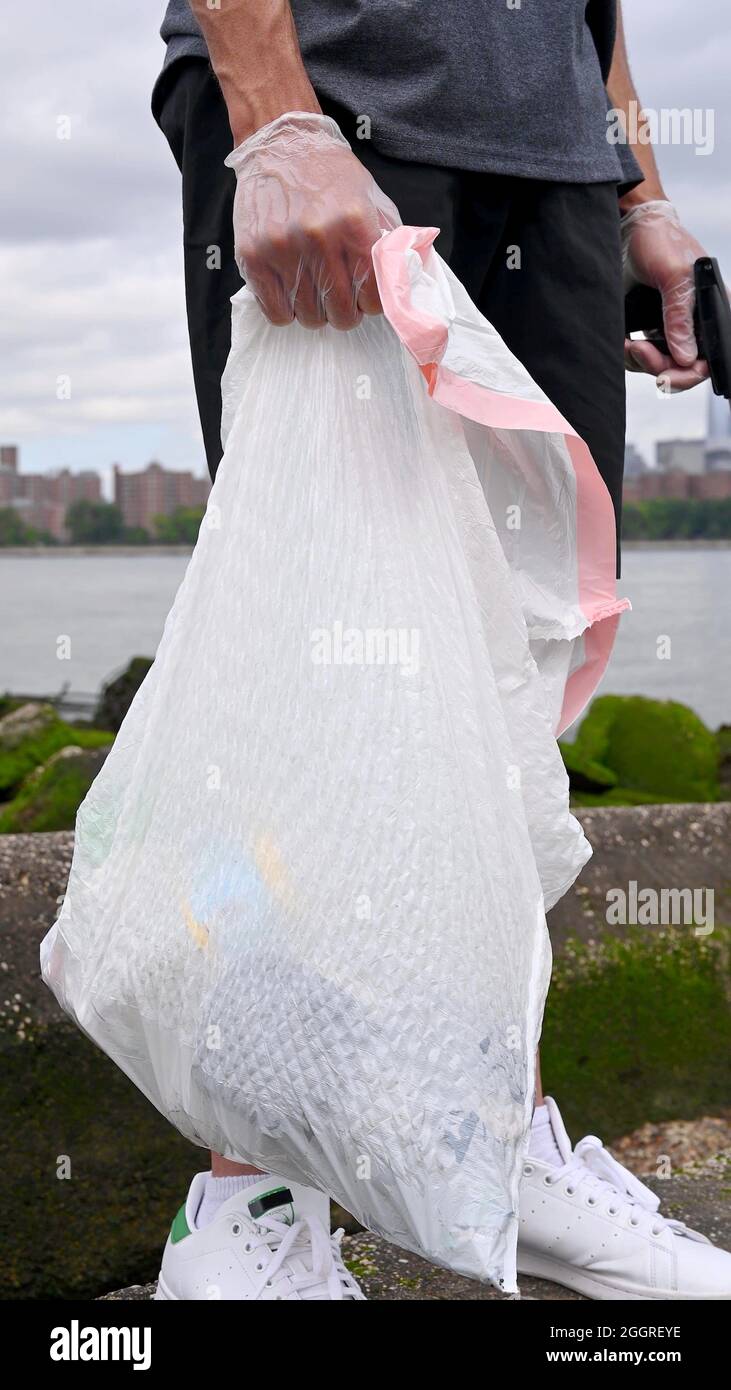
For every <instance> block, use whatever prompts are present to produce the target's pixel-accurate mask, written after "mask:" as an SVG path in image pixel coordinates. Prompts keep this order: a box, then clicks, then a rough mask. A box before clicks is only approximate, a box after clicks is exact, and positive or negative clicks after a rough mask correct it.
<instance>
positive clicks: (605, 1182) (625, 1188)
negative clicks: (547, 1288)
mask: <svg viewBox="0 0 731 1390" xmlns="http://www.w3.org/2000/svg"><path fill="white" fill-rule="evenodd" d="M546 1105H547V1106H548V1109H549V1113H550V1117H551V1126H552V1128H553V1133H554V1136H555V1139H556V1143H557V1145H558V1148H559V1150H560V1152H561V1157H562V1159H563V1165H562V1166H561V1167H553V1166H552V1165H551V1164H550V1163H544V1162H542V1161H541V1160H540V1159H536V1158H532V1157H530V1156H529V1157H527V1158H526V1160H525V1163H524V1165H523V1178H522V1181H521V1189H520V1234H519V1237H518V1273H519V1274H531V1275H534V1276H535V1277H536V1278H539V1279H551V1280H553V1282H554V1283H556V1284H563V1285H565V1286H566V1288H569V1289H575V1290H576V1292H577V1293H583V1294H584V1295H585V1296H586V1297H587V1298H595V1299H607V1300H609V1299H611V1300H618V1299H653V1298H658V1299H676V1300H678V1299H731V1254H728V1253H727V1252H726V1251H725V1250H720V1249H719V1248H718V1247H717V1246H715V1245H712V1244H711V1242H710V1241H709V1240H706V1237H705V1236H702V1235H699V1233H698V1232H697V1231H691V1230H689V1229H688V1227H687V1226H685V1225H684V1224H683V1222H682V1221H671V1220H668V1219H667V1218H666V1217H664V1216H661V1215H660V1211H659V1207H660V1199H659V1197H656V1196H655V1193H654V1192H651V1191H650V1189H649V1188H648V1187H645V1186H644V1184H643V1183H641V1182H639V1180H638V1179H637V1178H635V1177H634V1176H633V1175H632V1173H629V1172H628V1171H627V1169H626V1168H623V1167H622V1165H621V1163H618V1162H617V1161H616V1159H614V1158H612V1155H611V1154H610V1153H608V1152H607V1150H606V1149H605V1148H604V1145H603V1144H602V1142H601V1140H599V1139H597V1138H596V1137H595V1136H594V1135H593V1134H590V1135H588V1136H587V1138H586V1139H582V1140H581V1141H580V1143H578V1144H577V1145H576V1148H575V1149H574V1150H573V1151H572V1148H571V1141H570V1139H569V1137H568V1135H567V1133H566V1130H565V1128H564V1125H563V1121H562V1119H561V1115H560V1113H559V1109H558V1106H557V1105H556V1102H555V1101H554V1100H551V1099H550V1098H549V1097H546Z"/></svg>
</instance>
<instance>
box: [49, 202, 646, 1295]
mask: <svg viewBox="0 0 731 1390" xmlns="http://www.w3.org/2000/svg"><path fill="white" fill-rule="evenodd" d="M435 234H436V233H435V231H434V229H431V230H429V229H416V228H409V227H401V228H398V229H397V230H396V231H393V232H390V233H387V234H384V237H383V239H382V241H381V242H380V243H379V244H378V246H377V247H376V248H375V251H374V260H375V264H376V268H377V274H378V281H379V288H380V292H381V297H382V300H383V303H384V307H385V314H386V317H383V318H371V319H368V320H365V321H364V322H363V324H362V325H361V326H360V327H359V328H357V329H355V330H353V331H352V332H350V333H347V334H343V333H338V332H336V331H335V330H334V329H330V328H326V329H323V330H322V331H320V332H318V333H312V332H308V331H307V330H306V329H303V328H301V327H300V326H299V325H298V324H296V323H295V324H293V325H291V326H290V327H288V328H286V329H279V328H274V327H272V326H271V325H270V324H268V323H267V322H266V321H265V320H264V318H263V316H262V314H261V312H260V310H259V308H258V306H257V304H256V303H255V302H254V300H253V299H252V297H251V296H250V294H249V292H248V291H247V290H245V289H243V290H242V291H241V292H240V293H239V294H238V295H237V296H236V297H235V299H234V300H233V345H232V349H231V356H230V359H229V363H228V367H227V370H226V376H225V381H224V424H223V428H224V437H225V456H224V459H223V462H222V464H221V467H220V469H219V472H218V476H217V478H216V482H215V485H214V487H213V491H212V493H211V497H210V501H209V505H208V509H207V514H206V518H205V520H204V522H203V525H202V527H201V532H200V537H199V540H198V544H197V546H196V548H195V552H194V554H193V557H192V559H191V562H190V565H189V567H188V570H187V572H186V575H185V578H184V580H183V583H182V585H181V587H180V590H179V592H178V594H177V597H176V600H175V603H174V606H173V608H172V610H171V612H170V615H169V617H168V620H167V623H166V625H165V631H164V635H163V638H162V641H161V643H160V647H159V650H158V653H157V658H156V660H155V663H154V666H153V668H152V670H151V672H150V674H149V676H148V677H147V679H146V681H145V683H144V685H143V686H142V688H141V690H140V691H139V693H138V695H137V697H136V699H135V701H134V703H133V705H132V707H131V709H130V711H129V714H128V716H127V718H126V720H125V721H124V724H123V726H122V728H121V730H120V732H119V735H118V737H117V740H116V742H115V744H114V747H113V749H112V752H111V753H110V755H109V757H108V759H107V761H106V763H105V765H104V767H103V769H102V771H101V773H100V775H99V776H98V778H97V780H96V781H95V783H94V785H93V787H92V788H91V791H90V792H89V794H88V796H87V797H86V800H85V801H84V803H83V806H82V807H81V810H80V812H79V816H78V821H77V833H76V845H75V852H74V860H73V865H72V870H71V876H70V880H69V885H68V891H67V893H66V897H65V900H64V903H63V908H62V911H61V913H60V916H59V918H58V921H57V923H56V925H55V926H54V927H53V929H52V930H51V932H50V933H49V934H48V936H47V937H46V939H45V941H44V943H43V947H42V965H43V974H44V978H45V980H46V981H47V983H48V984H49V985H50V987H51V988H52V989H53V990H54V992H55V993H56V996H57V998H58V999H59V1001H60V1002H61V1004H62V1005H63V1006H64V1008H65V1009H66V1010H67V1011H68V1012H69V1013H70V1014H71V1015H72V1017H74V1018H75V1019H76V1021H77V1023H78V1024H79V1026H80V1027H81V1028H82V1029H83V1030H84V1031H85V1032H86V1033H87V1034H88V1035H89V1036H90V1037H91V1038H93V1039H94V1041H95V1042H96V1043H98V1044H99V1046H100V1047H102V1048H104V1050H105V1051H106V1052H108V1053H109V1054H110V1056H111V1057H113V1058H114V1060H115V1061H116V1062H117V1063H118V1065H119V1066H120V1067H121V1068H122V1069H123V1070H124V1071H125V1072H126V1073H127V1074H128V1075H129V1076H130V1077H131V1078H132V1079H133V1080H134V1081H135V1082H136V1084H137V1085H138V1086H139V1087H140V1088H141V1090H142V1091H144V1093H145V1094H146V1095H147V1096H148V1097H149V1098H150V1099H151V1100H152V1101H153V1103H154V1104H155V1105H156V1106H157V1107H158V1108H159V1109H160V1110H161V1111H162V1113H163V1114H164V1115H166V1116H168V1118H169V1119H170V1120H171V1121H172V1122H173V1123H174V1124H175V1125H176V1126H177V1127H178V1129H179V1130H180V1131H181V1132H182V1133H183V1134H184V1135H186V1136H188V1137H189V1138H190V1139H192V1140H194V1141H196V1142H197V1143H199V1144H202V1145H206V1146H210V1147H212V1148H214V1149H217V1150H219V1151H220V1152H222V1153H224V1154H228V1155H230V1156H233V1157H238V1158H242V1159H246V1160H249V1161H251V1162H253V1163H255V1164H257V1165H258V1166H260V1167H262V1168H265V1169H267V1170H270V1171H272V1172H273V1173H275V1174H277V1175H278V1176H282V1177H284V1178H286V1179H289V1180H290V1181H297V1182H302V1183H306V1184H309V1185H312V1186H316V1187H320V1188H323V1189H324V1190H326V1191H327V1192H329V1193H331V1194H332V1195H333V1196H334V1197H336V1198H337V1199H338V1201H340V1202H341V1203H342V1204H343V1205H344V1206H345V1207H346V1208H348V1209H349V1210H350V1211H351V1212H353V1213H354V1214H355V1215H356V1216H357V1217H358V1218H359V1219H360V1220H361V1221H362V1222H363V1223H364V1224H365V1225H366V1226H368V1227H369V1228H371V1229H372V1230H374V1231H377V1232H380V1233H381V1234H383V1235H385V1236H387V1237H388V1238H389V1239H390V1240H393V1241H395V1242H397V1243H398V1244H400V1245H402V1246H404V1247H406V1248H409V1249H412V1250H416V1251H422V1252H424V1253H425V1254H426V1255H427V1256H428V1257H429V1258H431V1259H433V1260H436V1261H439V1262H441V1263H443V1264H445V1265H448V1266H450V1267H452V1268H454V1269H455V1270H459V1271H461V1272H463V1273H465V1274H470V1275H475V1276H477V1277H479V1278H483V1279H490V1280H492V1281H494V1282H495V1283H496V1284H500V1285H502V1287H504V1288H505V1289H508V1290H512V1289H515V1287H516V1284H515V1245H516V1230H517V1218H516V1212H517V1206H518V1182H519V1174H520V1165H521V1158H522V1155H523V1153H524V1150H525V1146H526V1142H527V1131H528V1126H529V1122H530V1115H531V1106H532V1092H533V1083H534V1054H535V1049H536V1044H537V1041H538V1036H539V1032H540V1026H541V1016H542V1010H543V1003H544V997H545V991H546V987H547V982H548V975H549V968H550V948H549V943H548V935H547V931H546V925H545V910H546V908H547V907H549V906H550V905H551V904H552V903H554V902H555V901H556V899H557V898H558V897H559V896H560V895H561V894H562V893H563V892H564V891H565V890H566V888H567V887H568V886H569V885H570V883H571V882H572V881H573V879H574V878H575V876H576V874H577V873H578V871H579V869H580V868H581V866H582V864H583V863H584V862H585V860H586V859H587V858H588V856H589V854H590V849H589V846H588V844H587V841H586V839H585V838H584V835H583V833H582V831H581V828H580V827H579V825H578V823H577V822H576V821H575V819H574V818H573V817H572V815H571V814H570V812H569V809H568V786H567V779H566V775H565V772H564V769H563V764H562V761H561V758H560V755H559V752H558V748H557V745H556V741H555V732H556V729H557V728H558V727H559V726H560V725H562V724H565V723H566V722H567V721H568V720H570V719H571V718H573V717H574V716H575V714H576V713H577V712H578V710H579V708H580V707H581V704H582V703H583V702H584V701H585V700H586V698H588V695H589V694H590V692H591V689H592V688H593V684H595V683H596V680H597V679H598V676H599V675H600V673H601V670H602V669H603V665H604V664H605V663H606V659H607V656H608V654H609V649H610V647H611V641H612V637H613V634H614V628H615V626H616V621H617V615H618V613H619V611H620V610H621V608H622V607H624V606H626V605H625V604H623V603H621V602H619V601H618V600H617V599H616V597H615V583H614V519H613V515H612V508H611V503H610V500H609V496H608V494H607V492H606V489H605V488H604V485H603V483H602V482H601V480H600V478H599V475H598V473H597V470H596V468H595V466H594V464H593V462H592V460H591V458H590V456H589V454H588V451H587V449H586V447H585V446H584V445H583V444H582V443H581V441H579V440H578V439H576V438H575V437H574V436H573V435H572V432H571V430H570V428H569V426H568V425H567V424H566V422H565V421H563V420H562V419H561V417H560V416H559V415H558V413H557V411H556V410H555V409H554V408H553V407H552V406H551V404H550V402H548V400H547V399H546V398H545V396H543V394H542V393H541V392H540V391H539V389H538V388H537V386H536V385H535V384H534V383H533V382H532V381H531V380H530V378H529V377H528V376H527V374H526V372H525V371H524V369H523V368H522V367H521V366H520V364H519V363H518V362H517V361H516V360H515V358H514V357H513V356H512V355H511V353H510V352H509V351H508V350H507V348H506V347H505V345H504V344H503V343H502V341H501V339H500V338H499V337H498V335H497V334H496V333H495V332H494V330H493V329H492V328H491V326H490V325H489V324H488V323H487V322H486V321H485V320H484V319H483V318H482V317H481V316H480V315H479V313H478V312H477V310H476V309H475V308H474V306H473V305H472V304H471V303H470V301H469V300H468V298H467V296H466V294H465V292H464V290H463V289H462V287H461V286H460V285H459V283H458V282H457V281H456V280H455V279H454V277H453V276H452V275H451V273H450V272H449V271H448V269H447V268H446V267H445V266H444V264H443V263H442V262H441V261H440V259H439V257H438V256H437V255H436V254H435V252H434V251H433V249H432V248H431V242H432V241H433V239H434V236H435ZM414 359H416V360H414ZM417 363H418V364H419V366H420V367H421V370H420V369H419V366H417Z"/></svg>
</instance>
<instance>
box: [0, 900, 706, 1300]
mask: <svg viewBox="0 0 731 1390" xmlns="http://www.w3.org/2000/svg"><path fill="white" fill-rule="evenodd" d="M728 956H729V936H728V933H727V932H726V931H725V930H724V929H723V928H721V927H719V926H717V927H716V930H715V931H714V933H713V935H712V936H709V937H705V938H700V937H695V936H694V935H693V934H692V929H691V930H690V931H686V930H685V929H682V930H681V929H677V930H674V931H672V932H663V931H658V930H651V929H642V928H634V929H628V931H627V934H626V936H625V937H623V938H622V939H614V940H611V939H607V940H605V941H604V942H602V943H601V944H598V945H593V946H592V945H588V946H587V945H580V944H575V943H571V944H570V945H569V947H568V948H566V949H564V950H563V951H562V952H560V953H559V954H558V955H557V958H556V962H555V968H554V975H553V984H552V986H551V992H550V995H549V1000H548V1009H547V1012H546V1019H545V1025H544V1032H543V1037H542V1039H541V1050H542V1066H543V1077H544V1081H545V1084H546V1085H547V1086H548V1087H549V1089H550V1090H551V1091H552V1092H553V1093H554V1094H555V1095H556V1096H557V1097H558V1099H559V1100H560V1103H561V1108H562V1111H563V1113H564V1116H565V1118H566V1122H567V1125H568V1127H569V1131H570V1132H573V1133H574V1134H577V1135H578V1134H584V1133H586V1132H587V1131H594V1132H595V1133H599V1134H601V1135H602V1136H603V1137H604V1138H605V1139H607V1140H613V1139H616V1138H618V1137H619V1136H620V1135H622V1134H626V1133H629V1132H630V1131H631V1130H633V1129H635V1128H636V1127H637V1126H639V1125H640V1124H642V1123H644V1122H645V1121H648V1120H650V1121H662V1120H671V1119H693V1118H695V1117H696V1116H698V1115H702V1114H714V1113H718V1112H719V1111H722V1110H723V1109H724V1108H725V1107H726V1106H727V1105H728V1096H729V1088H730V1087H731V1010H730V1009H729V998H728V988H727V980H728ZM11 997H12V996H11ZM1 1006H2V1000H1V999H0V1022H2V1023H3V1024H4V1026H5V1029H6V1031H5V1032H4V1034H3V1033H2V1032H0V1105H1V1106H2V1114H3V1117H4V1124H3V1130H2V1153H1V1154H0V1163H1V1164H2V1171H3V1172H4V1173H5V1174H6V1175H10V1176H9V1179H8V1181H7V1182H6V1184H5V1188H4V1192H3V1207H4V1216H5V1235H4V1241H3V1261H2V1264H1V1265H0V1297H5V1298H10V1299H19V1298H22V1299H29V1298H35V1299H40V1298H64V1299H68V1298H74V1297H78V1298H89V1297H93V1296H95V1295H97V1294H100V1293H103V1292H104V1291H106V1290H112V1289H115V1288H120V1287H123V1286H124V1285H125V1284H130V1283H136V1282H138V1281H142V1282H143V1283H145V1282H147V1281H149V1280H152V1279H154V1278H155V1277H156V1275H157V1271H158V1268H159V1261H160V1254H161V1251H162V1247H163V1244H164V1241H165V1236H166V1233H167V1230H168V1227H169V1225H170V1222H171V1220H172V1218H173V1216H174V1215H175V1212H176V1211H177V1209H178V1207H179V1206H180V1203H181V1201H182V1200H183V1199H184V1196H185V1193H186V1190H187V1186H188V1183H189V1181H190V1178H191V1176H192V1173H193V1172H194V1171H195V1170H196V1168H200V1167H202V1166H205V1163H206V1158H205V1155H204V1153H203V1152H202V1151H200V1150H196V1149H194V1148H193V1146H192V1145H190V1144H188V1143H186V1142H185V1141H184V1140H183V1139H181V1138H180V1136H179V1135H178V1134H177V1132H176V1131H175V1130H173V1129H172V1127H171V1126H170V1125H169V1124H168V1123H167V1122H166V1121H165V1120H164V1119H163V1118H162V1117H161V1116H160V1115H159V1114H158V1113H157V1111H156V1110H155V1109H154V1108H153V1107H152V1106H151V1105H150V1104H149V1103H148V1102H147V1101H146V1100H145V1099H144V1097H143V1096H142V1095H141V1094H140V1093H139V1092H138V1091H137V1090H136V1088H135V1087H134V1086H133V1085H132V1083H131V1082H130V1081H128V1080H127V1078H126V1077H125V1076H124V1075H123V1074H122V1072H121V1071H119V1070H118V1069H117V1068H116V1067H115V1066H114V1065H113V1063H112V1062H110V1061H109V1060H108V1058H106V1057H105V1056H104V1055H103V1054H102V1053H101V1052H99V1051H98V1050H97V1049H96V1048H95V1047H94V1046H93V1045H92V1044H91V1043H90V1042H89V1041H88V1040H87V1039H86V1038H85V1037H83V1036H82V1035H81V1034H80V1033H78V1032H77V1031H76V1030H75V1029H74V1028H72V1027H71V1026H70V1025H69V1024H68V1023H66V1022H61V1023H57V1024H51V1025H48V1024H46V1025H45V1026H38V1025H35V1024H32V1023H31V1022H30V1018H29V1020H28V1022H27V1023H26V1022H25V1021H24V1020H23V1027H22V1029H21V1028H20V1026H19V1024H18V1022H17V1018H18V1015H15V1014H13V1013H12V1012H8V1014H7V1016H4V1011H3V1009H2V1007H1ZM19 1007H20V1006H19ZM13 1178H14V1179H15V1180H12V1179H13Z"/></svg>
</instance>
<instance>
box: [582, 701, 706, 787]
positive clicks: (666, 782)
mask: <svg viewBox="0 0 731 1390" xmlns="http://www.w3.org/2000/svg"><path fill="white" fill-rule="evenodd" d="M573 756H574V757H575V758H577V759H583V760H585V761H586V762H587V763H589V764H594V765H596V764H597V763H598V764H599V765H600V766H601V767H604V768H609V769H611V772H612V773H613V774H615V777H616V784H615V787H614V788H613V789H611V790H610V791H609V794H608V796H607V798H606V799H607V804H610V805H611V804H615V805H618V804H620V800H619V796H620V793H619V789H620V788H623V789H626V791H628V792H633V793H634V794H635V799H636V801H637V803H638V804H639V802H640V801H645V802H657V801H715V800H716V799H717V797H718V744H717V742H716V738H715V736H714V734H712V733H711V731H710V729H707V728H706V726H705V724H704V723H703V721H702V720H701V719H699V718H698V715H697V714H694V713H693V711H692V710H691V709H688V707H687V706H686V705H681V704H678V703H677V702H676V701H674V700H650V699H647V698H646V697H645V696H642V695H631V696H622V695H602V696H600V698H599V699H598V700H595V701H594V703H593V705H592V706H591V709H590V710H589V712H588V714H587V715H586V717H585V718H584V719H583V721H582V723H581V725H580V726H579V730H578V733H577V736H576V741H575V744H574V746H573ZM610 798H611V799H610ZM602 800H604V798H602ZM623 800H624V801H625V803H626V798H625V797H623Z"/></svg>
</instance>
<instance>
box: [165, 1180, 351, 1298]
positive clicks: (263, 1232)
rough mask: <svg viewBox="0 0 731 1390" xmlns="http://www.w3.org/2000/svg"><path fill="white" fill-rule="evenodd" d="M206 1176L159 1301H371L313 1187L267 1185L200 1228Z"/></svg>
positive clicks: (182, 1226) (177, 1235) (181, 1227)
mask: <svg viewBox="0 0 731 1390" xmlns="http://www.w3.org/2000/svg"><path fill="white" fill-rule="evenodd" d="M205 1182H206V1174H205V1173H198V1174H197V1175H196V1177H195V1178H194V1179H193V1182H192V1183H191V1187H190V1192H189V1193H188V1200H187V1201H186V1203H185V1206H183V1207H181V1208H180V1211H179V1212H178V1214H177V1216H176V1218H175V1220H174V1221H173V1224H172V1227H171V1230H170V1235H169V1236H168V1241H167V1245H166V1246H165V1250H164V1252H163V1257H162V1268H161V1270H160V1278H159V1280H158V1284H157V1292H156V1294H155V1298H156V1299H184V1300H192V1299H219V1298H220V1299H242V1300H243V1299H250V1300H252V1301H256V1300H262V1301H264V1300H269V1299H282V1298H288V1299H320V1300H323V1299H331V1300H333V1301H335V1300H340V1299H349V1300H354V1301H361V1300H362V1301H363V1302H365V1294H364V1293H362V1291H361V1290H360V1289H359V1287H358V1285H357V1283H356V1281H355V1279H354V1278H353V1276H352V1275H351V1274H350V1273H349V1272H348V1270H347V1269H346V1268H345V1265H344V1264H343V1259H342V1255H341V1253H340V1242H341V1240H342V1236H343V1232H342V1231H341V1230H340V1231H336V1232H335V1234H334V1235H332V1236H331V1235H330V1203H329V1201H328V1198H327V1197H326V1196H324V1195H323V1193H321V1192H316V1191H315V1190H314V1189H313V1188H311V1187H299V1186H298V1185H297V1184H295V1183H286V1184H285V1183H284V1182H282V1181H280V1180H279V1179H278V1178H272V1177H271V1176H270V1177H265V1178H262V1180H261V1182H259V1183H255V1184H252V1185H251V1186H249V1187H246V1188H244V1189H243V1190H242V1191H241V1192H238V1193H236V1195H235V1196H234V1197H229V1199H228V1201H226V1202H222V1204H221V1206H220V1208H219V1210H218V1211H217V1213H216V1215H215V1216H214V1218H213V1220H212V1221H211V1222H210V1223H209V1224H208V1225H207V1226H204V1227H203V1228H202V1229H201V1230H198V1228H197V1227H196V1222H195V1218H196V1213H197V1211H198V1208H199V1206H200V1201H201V1197H202V1196H203V1188H204V1186H205Z"/></svg>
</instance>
